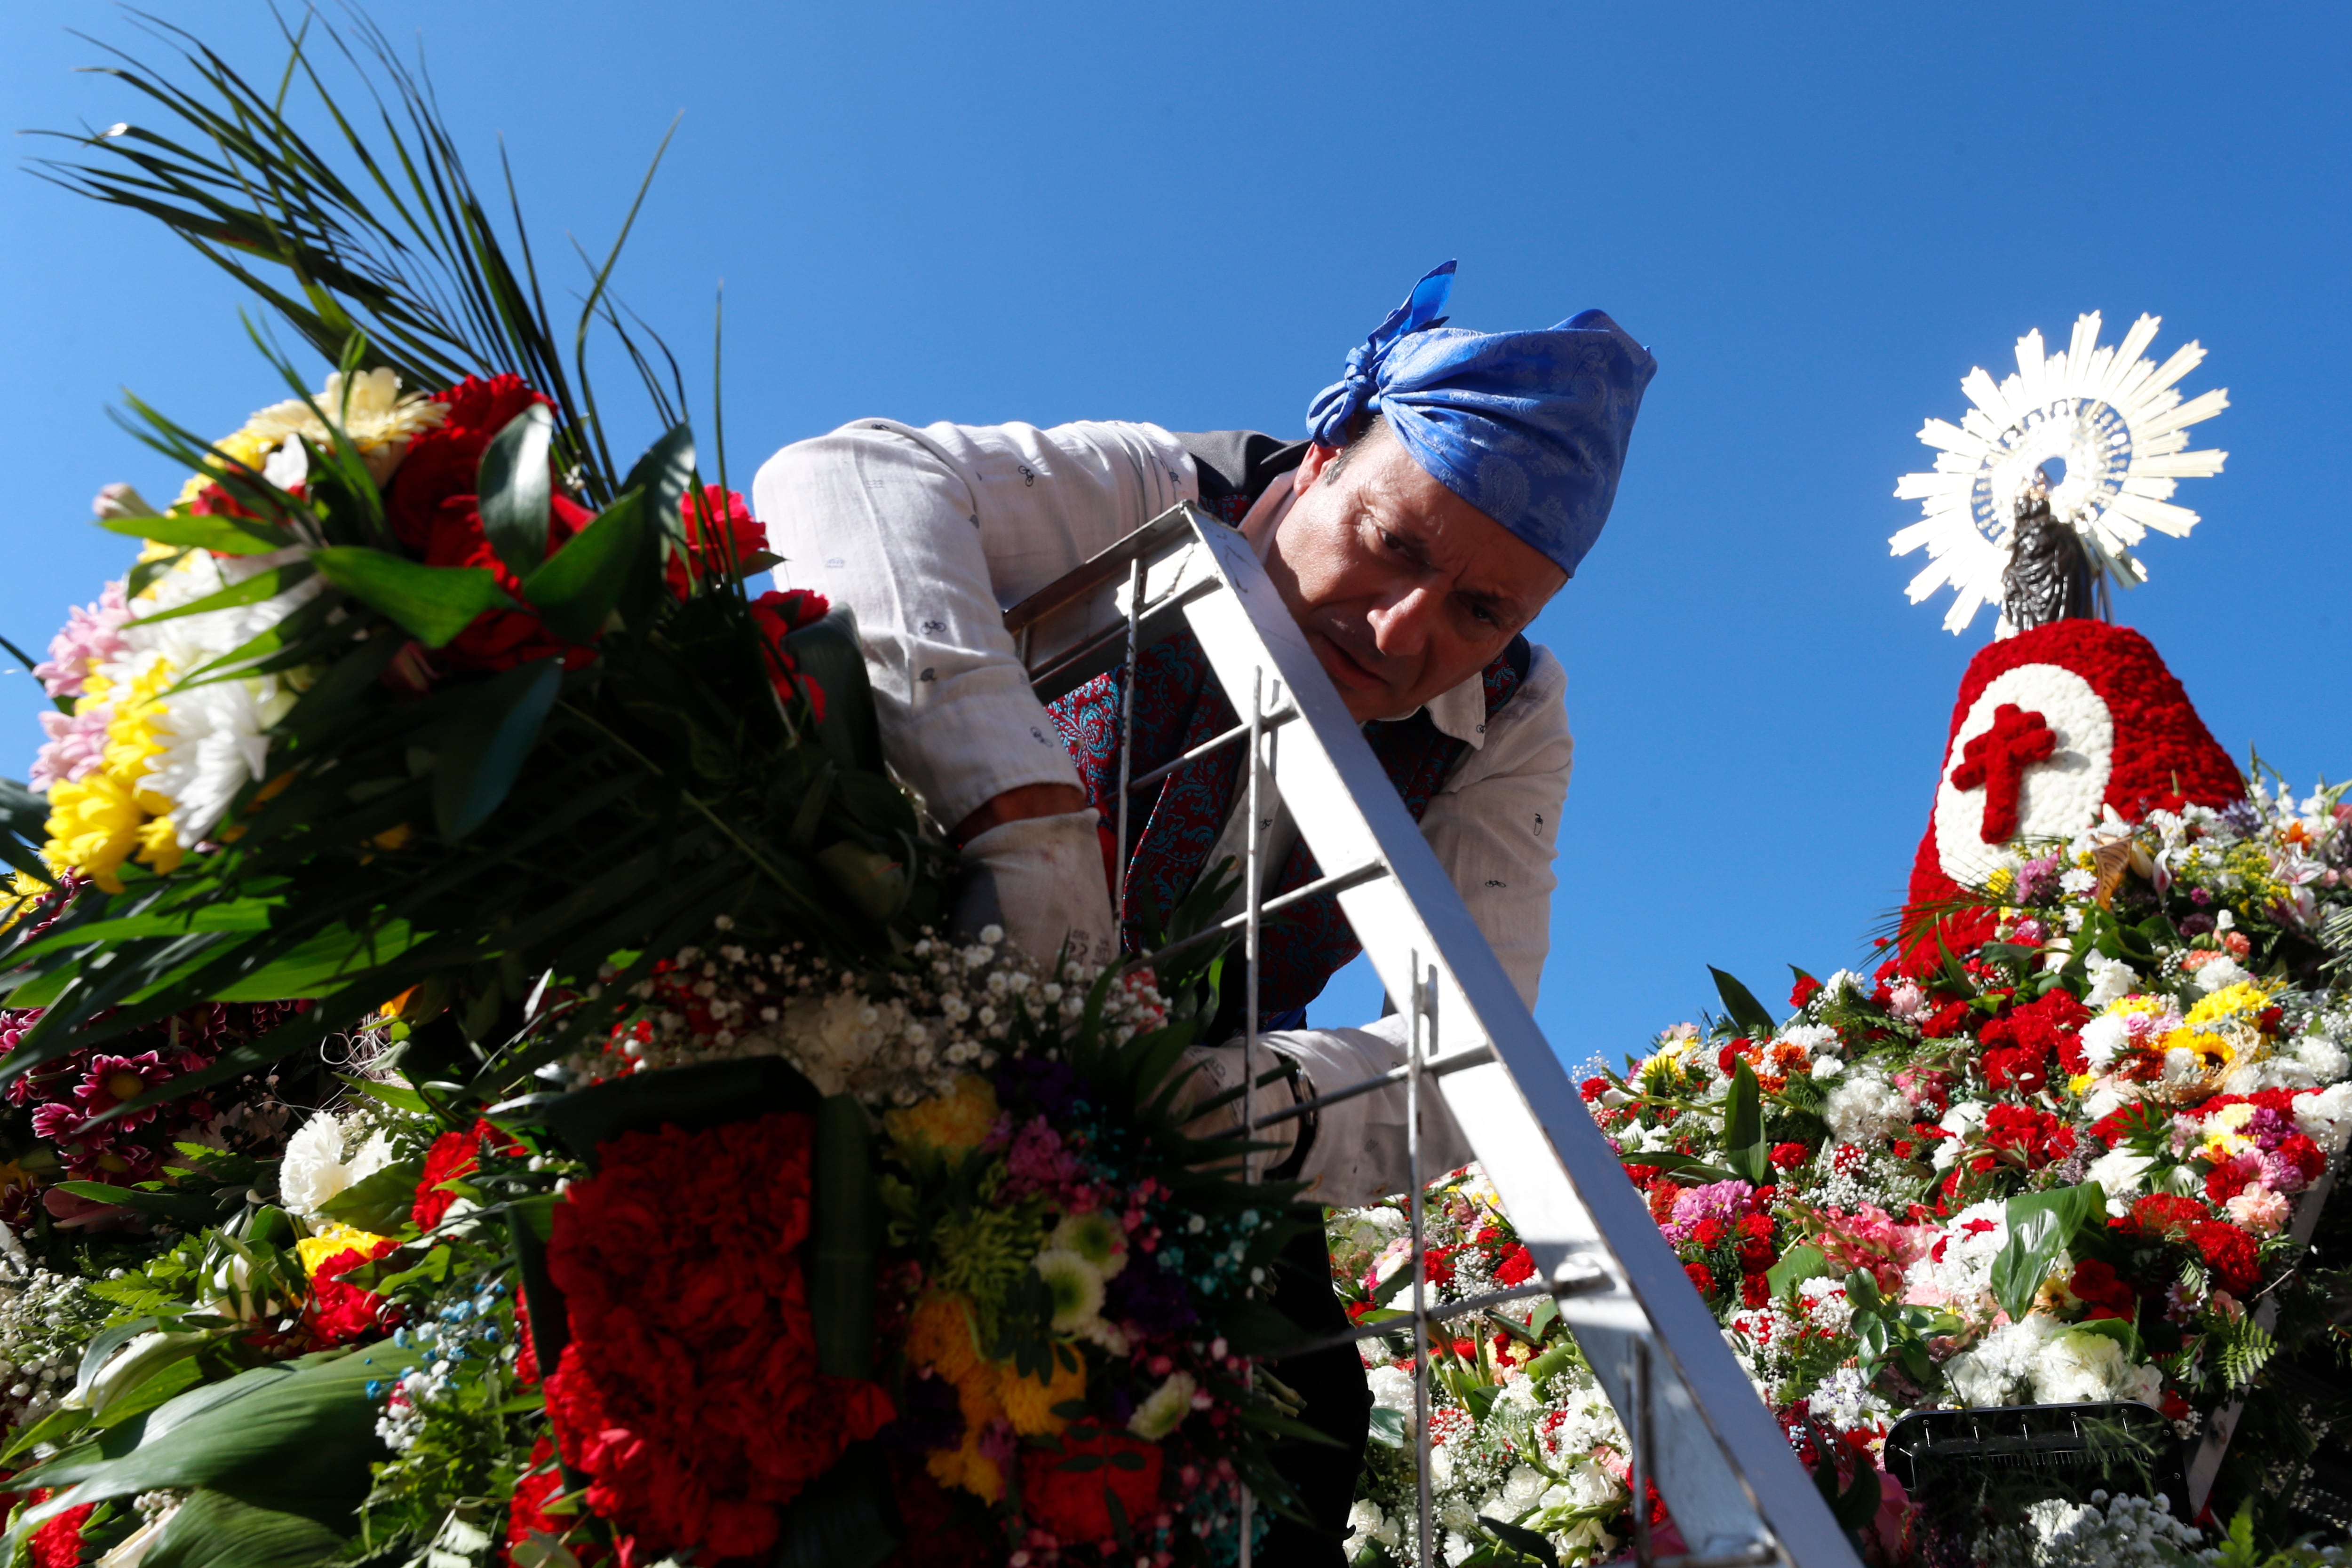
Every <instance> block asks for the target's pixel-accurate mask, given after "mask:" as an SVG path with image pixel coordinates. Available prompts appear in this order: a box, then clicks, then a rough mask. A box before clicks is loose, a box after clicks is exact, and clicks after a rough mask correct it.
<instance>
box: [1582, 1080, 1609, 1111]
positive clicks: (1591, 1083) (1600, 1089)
mask: <svg viewBox="0 0 2352 1568" xmlns="http://www.w3.org/2000/svg"><path fill="white" fill-rule="evenodd" d="M1576 1092H1578V1093H1579V1094H1580V1095H1582V1096H1583V1097H1584V1103H1586V1104H1588V1105H1590V1104H1591V1103H1592V1102H1594V1101H1595V1100H1598V1099H1600V1098H1601V1096H1602V1095H1603V1094H1606V1093H1608V1092H1609V1080H1607V1079H1606V1078H1599V1077H1594V1078H1588V1079H1586V1080H1585V1081H1584V1082H1581V1083H1580V1084H1578V1085H1577V1086H1576Z"/></svg>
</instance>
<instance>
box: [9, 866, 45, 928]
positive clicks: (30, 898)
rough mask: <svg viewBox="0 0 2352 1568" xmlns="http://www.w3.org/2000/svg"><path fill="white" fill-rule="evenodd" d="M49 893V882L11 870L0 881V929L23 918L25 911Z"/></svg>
mask: <svg viewBox="0 0 2352 1568" xmlns="http://www.w3.org/2000/svg"><path fill="white" fill-rule="evenodd" d="M48 895H49V884H48V883H46V882H43V881H42V880H41V879H40V878H39V877H37V876H28V875H26V873H23V872H21V871H20V872H13V873H10V874H9V876H8V879H7V880H6V881H5V883H0V931H5V930H7V929H8V928H9V927H10V926H11V925H16V922H17V921H19V920H21V919H23V918H24V915H25V911H26V910H27V909H30V908H32V907H33V905H35V904H38V903H40V901H41V900H42V899H44V898H47V896H48Z"/></svg>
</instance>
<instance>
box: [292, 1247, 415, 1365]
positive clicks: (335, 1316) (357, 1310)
mask: <svg viewBox="0 0 2352 1568" xmlns="http://www.w3.org/2000/svg"><path fill="white" fill-rule="evenodd" d="M399 1245H400V1243H399V1242H397V1241H395V1240H394V1239H392V1238H391V1237H389V1236H381V1237H378V1238H377V1239H376V1243H375V1245H374V1246H373V1247H371V1248H370V1249H368V1250H366V1251H364V1252H362V1251H361V1250H360V1249H358V1248H356V1247H346V1248H344V1249H342V1250H341V1252H337V1253H334V1254H332V1255H331V1256H329V1257H326V1258H323V1259H320V1261H319V1266H318V1267H317V1268H316V1269H313V1270H310V1304H309V1305H307V1306H305V1307H304V1308H303V1309H302V1321H303V1323H304V1324H305V1326H307V1327H308V1328H309V1329H310V1337H311V1338H313V1339H315V1340H317V1341H318V1342H319V1343H320V1344H321V1345H337V1344H350V1343H353V1342H354V1341H357V1340H362V1339H365V1338H367V1337H368V1336H369V1335H370V1334H375V1333H383V1327H384V1325H383V1297H382V1296H379V1295H377V1294H376V1293H375V1292H374V1291H370V1290H366V1289H363V1288H362V1287H361V1286H358V1285H347V1284H345V1283H344V1282H343V1276H344V1275H345V1274H348V1273H350V1272H351V1271H352V1270H354V1269H356V1268H358V1267H359V1266H360V1265H361V1264H362V1263H369V1262H373V1261H374V1260H376V1259H378V1258H381V1257H383V1255H384V1254H385V1253H387V1252H389V1251H391V1250H392V1249H394V1248H395V1247H397V1246H399Z"/></svg>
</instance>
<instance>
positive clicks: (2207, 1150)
mask: <svg viewBox="0 0 2352 1568" xmlns="http://www.w3.org/2000/svg"><path fill="white" fill-rule="evenodd" d="M2261 1146H2262V1145H2259V1144H2257V1143H2255V1142H2254V1141H2253V1140H2252V1138H2249V1137H2247V1136H2246V1135H2245V1134H2242V1133H2215V1134H2213V1135H2212V1136H2210V1137H2209V1138H2207V1139H2206V1140H2205V1141H2204V1142H2203V1143H2201V1144H2200V1145H2197V1157H2198V1158H2199V1159H2200V1160H2205V1161H2208V1162H2209V1163H2210V1164H2213V1165H2217V1166H2218V1165H2220V1164H2221V1162H2222V1161H2224V1160H2233V1159H2236V1158H2237V1157H2238V1156H2239V1155H2242V1154H2244V1153H2245V1152H2246V1151H2247V1150H2248V1149H2256V1148H2260V1147H2261Z"/></svg>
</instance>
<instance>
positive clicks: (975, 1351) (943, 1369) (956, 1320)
mask: <svg viewBox="0 0 2352 1568" xmlns="http://www.w3.org/2000/svg"><path fill="white" fill-rule="evenodd" d="M907 1359H908V1361H911V1362H913V1363H914V1364H916V1365H918V1366H928V1367H929V1368H930V1369H931V1370H932V1371H934V1372H936V1373H938V1374H939V1375H940V1376H942V1377H944V1378H946V1379H947V1380H948V1381H949V1382H950V1383H953V1384H956V1385H959V1386H961V1385H962V1383H963V1382H964V1380H965V1379H966V1378H968V1377H969V1376H970V1375H971V1370H972V1368H973V1367H975V1366H977V1365H979V1364H980V1347H979V1346H978V1345H976V1344H974V1343H972V1335H971V1306H970V1305H969V1304H968V1303H966V1301H964V1299H963V1298H962V1297H961V1296H939V1295H932V1296H925V1297H924V1298H923V1299H922V1301H920V1302H919V1303H918V1304H917V1306H916V1308H915V1316H914V1319H913V1321H912V1322H909V1323H908V1325H907Z"/></svg>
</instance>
